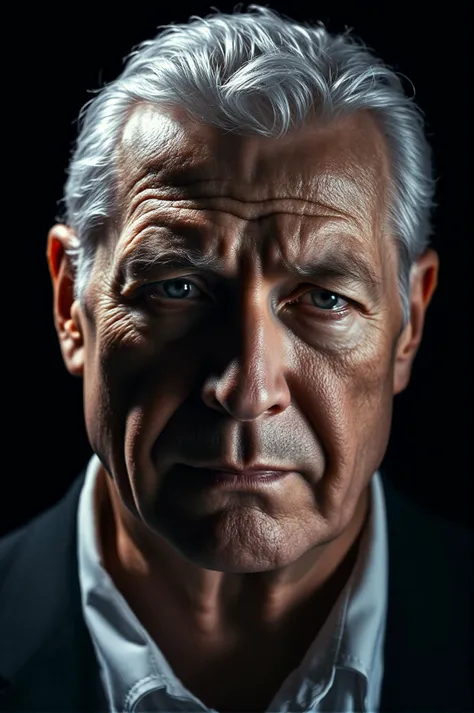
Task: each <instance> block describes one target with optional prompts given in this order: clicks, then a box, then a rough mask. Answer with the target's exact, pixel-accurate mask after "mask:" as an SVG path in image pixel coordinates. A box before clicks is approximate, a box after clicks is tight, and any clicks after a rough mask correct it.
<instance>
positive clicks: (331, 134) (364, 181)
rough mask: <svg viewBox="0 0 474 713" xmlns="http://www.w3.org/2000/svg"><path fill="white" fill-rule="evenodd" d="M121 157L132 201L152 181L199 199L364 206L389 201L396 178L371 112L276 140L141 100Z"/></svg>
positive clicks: (124, 192) (122, 181)
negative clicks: (388, 192) (392, 176)
mask: <svg viewBox="0 0 474 713" xmlns="http://www.w3.org/2000/svg"><path fill="white" fill-rule="evenodd" d="M118 162H119V176H120V178H119V190H120V194H121V197H122V198H123V199H125V201H126V200H127V197H131V196H133V194H134V192H135V191H136V190H140V189H141V188H142V187H143V181H145V182H147V181H148V180H149V179H151V180H152V183H153V186H155V187H159V186H162V187H163V188H169V189H173V188H176V189H178V190H179V192H180V194H182V193H183V192H186V189H189V190H190V191H192V194H193V197H206V196H213V195H216V194H220V195H229V196H232V197H233V198H234V199H236V200H242V201H244V202H252V201H256V202H261V201H268V200H274V199H284V198H291V199H293V200H298V199H300V200H302V201H310V202H321V203H324V204H325V205H327V206H328V207H331V206H332V207H334V208H335V209H336V210H337V209H338V208H342V209H344V207H345V206H346V207H348V206H349V204H352V205H353V206H354V208H355V207H356V206H357V205H361V206H363V207H362V210H364V209H365V207H367V204H368V203H370V204H374V203H376V204H380V203H381V202H382V201H383V200H384V196H385V190H386V183H387V181H386V179H387V177H388V160H387V154H386V146H385V142H384V139H383V136H382V134H381V132H380V130H379V128H378V126H377V124H376V122H375V119H374V118H373V117H372V116H371V115H370V114H369V113H368V112H359V113H357V114H353V115H351V116H348V117H344V118H342V119H339V120H338V121H337V122H333V123H331V124H330V125H327V126H323V125H319V126H318V125H316V126H305V127H304V128H302V129H299V130H298V131H293V132H291V133H289V134H287V135H286V136H284V137H282V138H277V139H275V138H267V137H263V136H255V135H253V136H240V135H236V134H232V133H225V132H223V131H222V130H220V129H217V128H215V127H212V126H209V125H203V124H200V123H198V122H196V121H194V120H192V119H190V118H189V117H188V116H187V115H186V114H185V112H184V111H183V110H181V109H178V108H176V107H174V108H166V109H164V108H158V107H156V106H150V105H139V106H137V107H136V108H135V110H134V111H133V113H132V115H131V116H130V118H129V120H128V122H127V124H126V126H125V128H124V131H123V134H122V137H121V142H120V145H119V151H118Z"/></svg>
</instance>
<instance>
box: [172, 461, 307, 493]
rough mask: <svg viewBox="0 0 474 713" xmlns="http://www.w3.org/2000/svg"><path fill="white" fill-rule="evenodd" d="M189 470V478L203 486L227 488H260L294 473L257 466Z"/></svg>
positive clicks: (271, 467)
mask: <svg viewBox="0 0 474 713" xmlns="http://www.w3.org/2000/svg"><path fill="white" fill-rule="evenodd" d="M185 467H186V468H189V471H190V472H189V476H190V477H192V478H195V479H196V483H197V481H199V482H201V483H202V484H203V485H205V484H207V485H222V486H224V487H225V486H227V487H237V488H240V487H246V488H252V487H256V486H258V487H261V486H264V485H269V484H270V483H274V482H276V481H279V480H282V479H283V478H285V477H286V476H288V475H290V474H291V473H294V472H295V471H293V470H289V469H281V468H275V467H274V466H257V467H253V468H246V469H242V470H240V469H237V468H230V467H228V466H212V467H200V468H195V467H192V466H185Z"/></svg>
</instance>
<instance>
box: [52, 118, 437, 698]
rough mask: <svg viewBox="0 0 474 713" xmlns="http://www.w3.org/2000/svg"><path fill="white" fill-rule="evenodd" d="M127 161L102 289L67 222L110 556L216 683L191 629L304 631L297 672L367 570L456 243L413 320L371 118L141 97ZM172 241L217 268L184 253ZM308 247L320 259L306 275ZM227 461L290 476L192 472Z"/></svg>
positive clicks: (152, 624) (424, 280) (67, 303)
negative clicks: (212, 115)
mask: <svg viewBox="0 0 474 713" xmlns="http://www.w3.org/2000/svg"><path fill="white" fill-rule="evenodd" d="M118 162H119V175H120V182H119V195H118V205H119V211H118V215H117V216H115V220H114V221H113V222H111V223H110V225H109V226H108V230H107V235H106V236H104V238H103V240H102V241H101V243H100V246H99V249H98V252H97V256H96V260H95V264H94V270H93V274H92V276H91V280H90V282H89V285H88V288H87V291H86V294H85V298H84V302H83V304H79V303H78V302H77V301H75V300H74V299H73V297H72V278H71V276H70V271H69V269H68V260H67V257H66V255H65V253H64V248H65V247H66V246H67V244H68V240H69V238H70V234H71V231H70V229H69V228H68V227H67V226H61V225H58V226H55V227H54V228H53V229H52V230H51V232H50V235H49V262H50V269H51V273H52V277H53V284H54V290H55V319H56V325H57V330H58V334H59V338H60V343H61V347H62V352H63V356H64V360H65V363H66V366H67V368H68V369H69V371H70V372H71V373H72V374H76V375H80V376H83V378H84V403H85V418H86V425H87V431H88V434H89V438H90V441H91V444H92V446H93V448H94V450H95V451H96V452H97V454H98V455H99V457H100V459H101V461H102V464H103V471H102V473H101V475H102V478H103V480H101V481H100V482H101V483H102V485H101V486H100V487H101V488H102V491H103V495H102V501H103V502H105V503H108V505H106V506H104V509H103V511H104V513H108V515H104V516H103V522H104V523H105V524H102V525H101V528H102V529H101V530H100V531H101V532H102V551H103V554H104V559H105V562H106V563H108V567H109V571H110V572H111V573H112V574H113V576H114V577H115V581H116V583H117V585H118V586H120V588H121V589H122V591H123V592H124V593H125V594H126V596H127V598H128V601H129V602H130V604H131V606H133V608H134V609H135V611H136V612H137V614H138V616H139V617H140V618H141V619H142V621H143V622H144V624H145V625H146V626H147V628H148V630H149V631H150V632H151V633H152V634H153V635H154V636H155V638H156V639H157V641H158V642H159V644H160V645H161V646H162V648H163V649H164V651H165V652H166V654H167V655H168V657H169V659H170V661H171V662H172V664H173V665H175V666H176V668H177V669H178V670H179V671H180V673H181V675H182V678H183V680H185V681H187V682H188V683H189V684H190V685H191V684H193V685H195V690H196V688H198V689H199V685H198V683H197V682H196V681H197V680H198V677H199V676H198V674H196V681H195V680H194V679H193V675H192V671H197V670H198V669H199V666H197V664H196V661H193V662H192V664H191V662H190V663H189V667H188V668H187V667H186V661H187V659H186V656H187V654H186V653H185V652H184V651H183V650H179V649H178V648H176V647H177V644H176V643H173V642H175V639H176V630H177V629H179V627H180V626H183V630H184V629H185V630H186V640H187V642H188V644H189V641H194V640H195V641H196V643H197V644H199V647H200V649H199V650H200V652H201V656H202V660H203V661H204V660H206V652H209V656H211V652H218V653H219V654H222V652H223V651H229V652H235V651H237V650H238V649H239V645H240V643H241V641H243V640H244V638H245V635H246V634H248V632H249V631H251V632H252V648H253V650H254V651H257V652H258V653H259V655H260V654H262V652H264V651H265V650H266V649H265V647H267V648H268V647H269V648H271V646H273V644H274V643H275V641H278V642H280V643H281V641H282V640H285V642H286V643H287V644H288V650H292V651H293V653H294V659H291V657H290V658H289V659H288V660H287V661H286V664H285V665H286V668H288V666H291V665H294V664H295V662H297V661H298V660H299V658H300V657H301V654H302V653H304V650H305V648H306V647H307V645H308V644H309V642H310V640H311V639H312V638H314V635H315V633H316V630H317V629H318V627H319V626H320V625H321V623H322V622H323V621H324V618H325V617H326V616H327V613H328V611H329V609H330V606H331V603H332V602H333V601H334V599H335V597H336V596H337V594H338V592H339V591H340V589H341V587H342V586H343V584H344V583H345V581H347V576H348V574H349V573H350V569H351V567H352V564H353V561H354V545H355V543H357V538H358V536H359V534H360V532H361V528H362V527H363V523H364V521H365V519H366V517H367V514H368V503H369V500H368V484H369V482H370V479H371V477H372V475H373V473H374V472H375V470H376V469H377V468H378V466H379V464H380V462H381V460H382V458H383V455H384V453H385V450H386V446H387V441H388V437H389V432H390V422H391V412H392V399H393V396H394V394H396V393H398V392H400V391H401V390H403V389H404V388H405V387H406V385H407V383H408V381H409V377H410V370H411V364H412V361H413V358H414V356H415V354H416V350H417V348H418V345H419V342H420V340H421V336H422V329H423V321H424V315H425V310H426V307H427V305H428V303H429V301H430V298H431V294H432V292H433V290H434V288H435V285H436V279H437V270H438V261H437V256H436V254H435V253H434V252H433V251H431V250H428V251H426V252H425V254H424V255H423V256H422V257H421V258H420V259H419V260H418V262H417V263H416V265H415V266H414V268H413V271H412V279H411V318H410V321H409V323H408V324H407V325H406V327H405V329H404V330H403V331H401V327H402V314H401V307H400V300H399V295H398V285H397V270H398V263H397V253H396V249H395V244H394V240H393V236H391V235H390V233H389V231H388V226H387V222H386V207H387V189H388V176H389V163H388V159H387V153H386V147H385V144H384V140H383V137H382V135H381V133H380V132H379V130H378V128H377V126H376V124H375V121H374V119H373V118H372V117H371V116H370V115H369V114H365V113H360V114H358V115H355V116H352V117H349V118H345V119H343V120H340V121H339V122H338V123H337V124H332V125H331V126H327V127H323V126H316V127H313V128H310V127H307V128H304V129H303V130H300V131H299V132H297V133H293V134H290V135H289V136H287V137H284V138H282V139H266V138H262V137H239V136H235V135H229V134H227V135H225V134H222V133H221V132H219V131H218V130H216V129H214V128H211V127H206V126H202V125H199V124H197V123H195V122H193V121H191V120H190V119H189V118H188V117H186V116H185V115H184V114H183V113H181V112H180V111H179V110H177V109H167V110H166V111H165V110H163V109H162V110H161V111H159V110H158V109H157V108H156V107H154V108H152V107H149V106H140V107H138V108H137V109H136V110H135V111H134V112H133V114H132V115H131V118H130V119H129V121H128V123H127V125H126V128H125V130H124V133H123V137H122V141H121V144H120V147H119V153H118ZM173 252H174V253H175V254H177V255H178V256H179V255H181V256H183V255H188V256H189V255H192V256H193V257H195V256H196V255H199V256H201V257H202V256H205V257H206V258H209V261H208V262H209V264H207V265H205V264H201V265H199V264H198V265H197V266H193V265H182V264H178V265H176V264H174V263H170V262H169V260H170V259H171V257H170V253H173ZM164 256H166V260H168V262H166V261H165V260H164ZM160 258H162V259H161V262H160ZM211 258H215V259H216V260H215V264H214V263H213V264H212V265H211V264H210V259H211ZM306 263H311V264H312V267H313V270H312V272H311V273H308V274H305V275H297V274H294V272H293V271H292V269H291V268H292V266H294V265H295V264H296V265H302V264H306ZM360 263H362V264H360ZM178 278H179V279H178ZM165 280H168V281H169V282H168V283H166V284H163V283H162V282H161V283H160V281H165ZM173 280H176V282H172V281H173ZM222 463H226V464H233V465H234V466H235V467H240V468H243V467H248V468H250V467H252V466H253V465H254V464H256V463H265V464H271V465H273V466H275V467H280V468H287V469H291V472H289V473H288V475H287V476H286V477H285V478H282V479H280V480H278V481H277V482H274V483H272V484H269V485H258V486H241V487H237V488H236V487H222V486H221V487H215V486H211V485H209V484H207V483H206V481H204V480H202V479H198V478H194V479H193V473H194V472H195V471H193V467H194V468H195V467H199V466H211V465H217V464H222ZM102 501H101V502H102ZM107 508H108V509H107ZM99 522H101V521H100V520H99ZM351 553H352V555H351ZM163 573H166V575H164V574H163ZM138 582H140V587H138V585H137V583H138ZM158 601H159V602H166V606H167V607H168V608H167V611H168V612H169V622H170V623H169V624H168V625H167V624H166V623H165V622H162V621H161V622H160V621H158V620H157V616H156V613H155V612H156V603H157V602H158ZM305 602H306V603H308V602H309V608H308V607H306V609H305ZM310 609H311V612H312V613H308V612H309V611H310ZM317 611H318V612H320V614H319V616H317V615H316V612H317ZM304 612H306V613H304ZM298 617H300V618H299V619H298ZM308 617H309V619H310V620H311V622H312V624H311V626H310V628H309V629H308V627H306V629H305V630H306V632H307V633H306V637H307V638H304V639H302V640H299V643H298V642H295V645H294V647H293V649H291V646H289V642H290V641H291V642H292V643H293V642H294V634H291V631H294V630H295V621H300V623H301V621H304V622H307V621H308ZM285 622H286V623H285ZM300 629H301V627H300ZM192 632H194V634H193V633H192ZM276 632H277V633H278V636H279V637H280V638H278V637H277V634H276ZM193 635H195V639H193V638H192V637H193ZM285 637H287V638H285ZM178 638H179V637H178ZM260 643H261V648H259V646H260ZM206 646H207V648H206ZM229 655H230V654H229ZM256 655H257V654H256ZM246 656H247V659H248V660H249V661H250V665H254V663H253V662H252V661H253V660H252V657H251V656H250V657H249V654H248V651H247V654H246ZM260 660H261V659H260ZM285 665H283V666H282V671H281V672H280V674H279V676H280V678H281V676H284V674H285V670H286V669H285ZM180 666H181V668H180ZM242 666H243V668H242V673H243V675H246V676H249V677H250V674H249V672H248V671H246V669H245V666H244V664H242ZM286 672H288V671H286ZM259 678H260V680H261V678H262V674H261V669H260V673H259ZM280 678H279V677H278V675H277V676H276V679H275V681H274V682H273V685H274V686H275V685H276V684H277V682H278V680H280ZM215 680H216V677H215V675H214V681H215ZM240 680H241V681H242V678H241V679H240ZM209 685H211V684H209ZM214 685H215V684H214ZM199 690H200V689H199ZM206 690H207V689H206V686H205V684H203V687H202V691H201V690H200V692H201V694H202V695H203V696H204V695H205V692H206ZM223 690H224V689H223ZM225 690H227V689H225ZM269 695H270V691H267V692H266V693H263V694H262V705H264V701H265V700H266V699H267V698H268V696H269ZM222 696H224V697H225V693H222ZM265 696H266V697H265ZM232 700H234V701H235V699H232ZM218 703H219V705H222V701H221V700H220V699H219V700H218ZM242 705H243V702H242Z"/></svg>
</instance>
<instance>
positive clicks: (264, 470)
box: [198, 463, 295, 478]
mask: <svg viewBox="0 0 474 713" xmlns="http://www.w3.org/2000/svg"><path fill="white" fill-rule="evenodd" d="M198 467H199V469H200V470H213V471H217V472H219V473H229V474H231V475H237V476H240V477H242V478H245V477H252V476H253V477H258V476H261V475H265V474H269V475H270V474H278V473H291V472H293V471H294V470H295V469H294V468H282V467H281V466H279V465H267V464H264V463H262V464H260V463H258V464H257V465H254V466H252V467H251V468H236V467H235V466H230V465H225V464H223V465H212V466H207V465H204V466H198Z"/></svg>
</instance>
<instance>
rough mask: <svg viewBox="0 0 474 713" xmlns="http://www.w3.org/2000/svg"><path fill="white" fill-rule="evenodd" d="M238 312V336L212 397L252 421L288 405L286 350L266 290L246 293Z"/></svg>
mask: <svg viewBox="0 0 474 713" xmlns="http://www.w3.org/2000/svg"><path fill="white" fill-rule="evenodd" d="M237 309H238V315H237V319H236V322H237V325H238V327H237V334H236V335H235V340H232V347H233V348H232V349H230V350H228V351H227V354H228V356H229V357H230V359H229V361H228V362H227V364H226V365H225V366H224V370H223V371H222V373H221V374H220V375H219V376H218V377H217V379H216V380H215V382H214V394H213V398H214V401H215V402H217V404H219V405H220V407H221V408H224V409H225V410H226V411H228V412H229V413H230V414H231V415H232V416H233V417H234V418H236V419H238V420H251V419H255V418H258V417H259V416H260V415H262V414H263V413H265V412H266V411H269V410H271V411H273V412H279V411H282V410H284V409H285V408H286V407H287V406H288V404H289V400H290V396H289V391H288V386H287V384H286V380H285V347H284V340H283V334H282V331H281V330H280V328H279V325H278V323H277V321H276V319H275V318H274V316H273V314H272V311H271V308H270V306H269V298H268V293H266V292H265V290H263V289H252V290H248V289H247V290H243V293H242V296H241V299H240V304H239V305H238V308H237ZM224 349H225V347H224Z"/></svg>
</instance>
